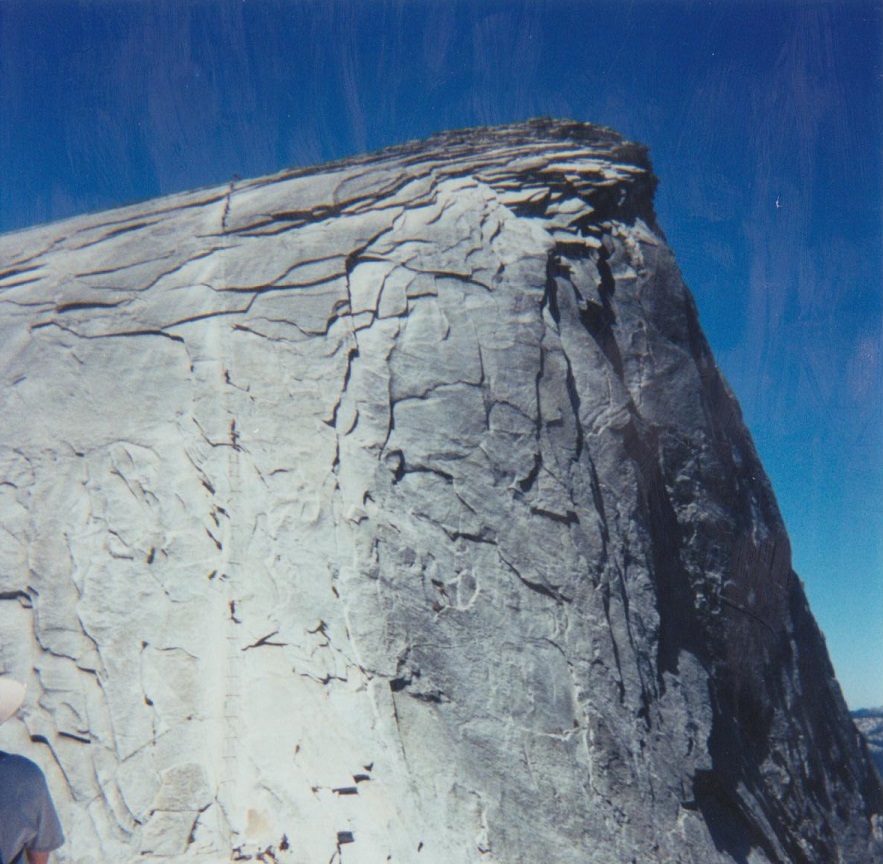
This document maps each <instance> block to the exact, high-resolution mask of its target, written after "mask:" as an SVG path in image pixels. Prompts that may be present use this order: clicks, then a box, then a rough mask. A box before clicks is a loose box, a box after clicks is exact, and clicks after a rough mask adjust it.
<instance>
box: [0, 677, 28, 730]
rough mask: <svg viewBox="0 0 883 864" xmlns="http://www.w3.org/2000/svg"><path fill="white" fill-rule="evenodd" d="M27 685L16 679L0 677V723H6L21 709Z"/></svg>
mask: <svg viewBox="0 0 883 864" xmlns="http://www.w3.org/2000/svg"><path fill="white" fill-rule="evenodd" d="M24 699H25V685H24V684H22V683H21V682H19V681H16V680H15V679H14V678H9V677H7V676H6V675H0V723H5V722H6V721H7V720H8V719H9V718H10V717H11V716H12V715H13V714H15V712H16V711H18V709H19V708H20V707H21V703H22V702H24Z"/></svg>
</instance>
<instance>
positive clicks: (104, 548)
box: [0, 121, 883, 864]
mask: <svg viewBox="0 0 883 864" xmlns="http://www.w3.org/2000/svg"><path fill="white" fill-rule="evenodd" d="M654 184H655V180H654V178H653V175H652V173H651V169H650V164H649V161H648V159H647V155H646V152H645V150H644V149H643V148H641V147H639V146H636V145H634V144H630V143H627V142H624V141H623V140H621V139H620V138H619V136H617V135H616V134H615V133H613V132H611V131H609V130H606V129H601V128H598V127H593V126H589V125H583V124H577V123H559V122H551V121H534V122H530V123H526V124H522V125H518V126H511V127H504V128H499V129H480V130H470V131H465V132H458V133H446V134H443V135H440V136H437V137H435V138H432V139H430V140H428V141H426V142H420V143H414V144H408V145H405V146H403V147H400V148H395V149H392V150H388V151H384V152H382V153H379V154H373V155H370V156H366V157H363V158H359V159H353V160H349V161H346V162H341V163H337V164H333V165H328V166H325V167H322V168H318V169H312V170H307V171H294V172H285V173H283V174H280V175H278V176H275V177H269V178H264V179H261V180H256V181H252V182H246V183H241V184H240V183H237V184H235V185H233V184H231V186H230V187H229V188H226V187H225V188H219V189H213V190H211V189H210V190H205V191H201V192H196V193H192V194H187V195H181V196H176V197H172V198H168V199H164V200H160V201H154V202H150V203H147V204H143V205H139V206H136V207H132V208H128V209H125V210H118V211H113V212H110V213H104V214H99V215H94V216H88V217H83V218H79V219H75V220H71V221H68V222H65V223H60V224H56V225H50V226H47V227H44V228H39V229H35V230H31V231H26V232H22V233H18V234H12V235H7V236H5V237H2V238H0V271H2V272H0V300H2V303H0V316H2V320H0V332H2V344H0V370H2V372H0V374H2V390H0V393H2V396H0V398H2V401H3V405H2V409H3V410H2V414H0V417H2V421H0V422H2V435H0V442H2V443H0V524H2V526H3V529H4V541H3V543H2V544H0V591H2V592H3V593H2V595H0V597H2V598H3V602H2V603H0V635H2V663H3V666H4V667H5V668H6V670H7V671H8V672H10V673H14V674H17V675H18V676H20V677H22V678H24V679H26V680H28V682H29V694H30V695H29V701H28V707H27V711H26V713H25V715H24V717H23V719H22V721H17V722H11V723H10V724H8V725H7V726H6V727H4V729H3V730H2V736H3V741H4V746H5V747H7V749H20V750H23V751H26V752H28V753H31V754H33V753H34V752H36V754H37V758H40V759H41V762H42V764H43V765H44V766H45V767H46V769H47V773H48V775H49V778H50V783H51V786H52V788H53V791H54V793H55V796H56V798H57V799H58V801H59V807H60V810H61V813H62V818H63V821H64V823H65V826H66V829H67V833H68V835H69V844H68V846H67V847H66V849H65V850H64V851H63V852H62V854H61V859H62V860H63V861H77V862H89V861H95V862H97V861H105V860H110V859H111V858H114V857H116V858H123V859H128V858H131V857H134V856H136V855H139V854H140V855H141V856H152V857H157V858H164V857H165V858H169V859H177V858H178V857H186V858H188V859H190V858H192V859H194V860H206V861H208V860H217V861H221V860H229V857H230V855H231V853H233V854H234V857H235V855H236V854H239V855H245V854H251V855H254V854H256V853H257V852H259V851H260V850H265V849H267V848H268V847H271V850H270V851H271V853H272V854H273V855H275V856H276V860H278V861H280V862H322V864H325V862H328V861H329V860H333V861H337V862H343V861H345V862H348V864H353V862H356V864H357V862H363V861H364V862H367V861H372V862H375V861H384V860H391V861H400V862H401V861H405V862H409V861H422V862H430V864H461V862H462V864H474V862H496V864H516V862H525V864H527V862H531V864H532V862H540V861H542V862H550V864H577V862H579V864H589V862H605V864H608V862H613V861H617V862H619V861H622V862H629V861H635V862H649V861H655V862H684V864H686V862H695V864H700V862H701V864H709V862H711V864H714V862H721V864H723V862H739V864H757V862H799V864H816V862H818V864H823V862H824V864H828V862H834V861H844V862H856V864H859V862H868V861H875V860H881V858H883V854H881V842H883V821H881V810H883V793H881V785H880V780H879V778H878V776H877V774H876V772H875V770H874V769H873V767H872V765H871V762H870V759H869V756H868V752H867V748H866V747H865V745H864V744H863V743H862V742H861V739H860V737H859V735H858V734H857V732H856V730H855V727H854V726H853V724H852V722H851V720H850V718H849V715H848V713H847V711H846V708H845V705H844V703H843V700H842V698H841V695H840V691H839V688H838V686H837V684H836V682H835V680H834V676H833V672H832V669H831V666H830V663H829V661H828V658H827V654H826V650H825V647H824V642H823V640H822V637H821V635H820V634H819V631H818V629H817V627H816V625H815V623H814V621H813V618H812V616H811V614H810V612H809V610H808V608H807V604H806V600H805V597H804V593H803V589H802V587H801V584H800V581H799V580H798V578H797V577H796V576H795V574H794V573H793V571H792V570H791V563H790V552H789V546H788V540H787V537H786V535H785V531H784V528H783V524H782V520H781V518H780V516H779V513H778V510H777V507H776V504H775V501H774V498H773V494H772V492H771V490H770V487H769V483H768V481H767V479H766V477H765V475H764V473H763V469H762V468H761V466H760V464H759V462H758V459H757V455H756V453H755V451H754V448H753V446H752V443H751V441H750V438H749V435H748V433H747V431H746V429H745V427H744V425H743V423H742V420H741V416H740V412H739V408H738V406H737V404H736V402H735V401H734V399H733V397H732V395H731V393H730V391H729V390H728V388H727V386H726V384H725V383H724V382H723V380H722V379H721V377H720V374H719V372H718V371H717V368H716V367H715V364H714V361H713V359H712V357H711V354H710V352H709V349H708V346H707V344H706V342H705V339H704V337H703V335H702V333H701V331H700V329H699V325H698V321H697V315H696V310H695V307H694V305H693V301H692V299H691V297H690V295H689V292H688V291H687V289H686V288H685V286H684V284H683V282H682V281H681V277H680V275H679V273H678V269H677V266H676V264H675V262H674V259H673V257H672V253H671V252H670V251H669V249H668V248H667V247H666V245H665V242H664V239H663V237H662V234H661V232H660V230H659V229H658V228H657V226H656V223H655V218H654V214H653V202H652V194H653V188H654ZM28 736H30V740H28ZM31 742H36V743H31ZM236 850H238V853H237V852H236ZM418 853H419V854H418ZM388 856H389V857H388ZM265 857H266V856H265Z"/></svg>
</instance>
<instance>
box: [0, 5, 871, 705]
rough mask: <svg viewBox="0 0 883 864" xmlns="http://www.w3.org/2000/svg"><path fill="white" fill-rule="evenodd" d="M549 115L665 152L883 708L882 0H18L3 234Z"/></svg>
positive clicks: (792, 528)
mask: <svg viewBox="0 0 883 864" xmlns="http://www.w3.org/2000/svg"><path fill="white" fill-rule="evenodd" d="M536 115H552V116H565V117H574V118H577V119H580V120H588V121H592V122H597V123H602V124H605V125H609V126H613V127H614V128H616V129H618V130H619V131H620V132H621V133H623V134H624V135H626V136H628V137H630V138H633V139H635V140H639V141H641V142H643V143H645V144H647V145H649V147H650V148H651V154H652V157H653V161H654V165H655V168H656V171H657V174H658V175H659V176H660V178H661V184H660V187H659V190H658V193H657V210H658V213H659V217H660V223H661V224H662V227H663V229H664V230H665V232H666V234H667V236H668V239H669V242H670V243H671V245H672V247H673V248H674V250H675V253H676V255H677V257H678V260H679V262H680V265H681V268H682V270H683V273H684V276H685V278H686V281H687V283H688V284H689V286H690V287H691V289H692V291H693V293H694V295H695V297H696V300H697V303H698V305H699V309H700V315H701V319H702V324H703V327H704V329H705V331H706V334H707V335H708V337H709V340H710V342H711V343H712V347H713V349H714V351H715V355H716V357H717V360H718V363H719V365H720V366H721V368H722V369H723V371H724V373H725V375H726V376H727V378H728V380H729V381H730V383H731V385H732V386H733V388H734V390H735V391H736V394H737V396H738V397H739V400H740V402H741V404H742V407H743V411H744V414H745V418H746V420H747V422H748V425H749V427H750V428H751V430H752V433H753V435H754V438H755V443H756V444H757V446H758V449H759V451H760V454H761V458H762V460H763V462H764V465H765V467H766V470H767V472H768V473H769V475H770V477H771V479H772V482H773V486H774V488H775V490H776V494H777V497H778V499H779V503H780V505H781V508H782V511H783V514H784V517H785V521H786V523H787V525H788V529H789V532H790V535H791V540H792V546H793V550H794V564H795V569H796V570H797V572H798V573H799V574H800V575H801V577H802V578H803V579H804V581H805V582H806V584H807V589H808V593H809V596H810V601H811V604H812V607H813V610H814V612H815V613H816V616H817V618H818V620H819V622H820V624H821V626H822V629H823V630H824V632H825V634H826V636H827V639H828V647H829V649H830V651H831V654H832V657H833V660H834V663H835V667H836V669H837V673H838V676H839V678H840V680H841V683H842V685H843V687H844V691H845V694H846V697H847V700H848V701H849V703H850V705H851V707H861V706H868V705H879V704H883V671H881V670H883V287H881V284H883V282H881V276H883V273H881V270H883V213H881V210H883V189H881V177H883V171H881V144H883V129H881V126H883V123H881V118H883V0H878V2H872V3H864V2H858V0H857V2H849V3H839V4H838V3H831V2H800V0H778V2H761V0H754V2H739V3H732V2H727V0H715V2H687V0H683V2H680V0H669V2H656V3H654V2H628V0H616V2H592V0H582V2H576V0H572V2H568V0H547V2H543V0H527V2H515V0H496V2H494V0H484V2H482V0H473V2H468V3H462V2H461V3H457V2H451V0H438V2H436V0H410V2H408V0H405V2H384V0H352V2H349V0H347V2H343V0H340V2H337V0H301V2H287V0H286V2H283V0H219V2H198V0H193V2H189V0H143V2H138V0H81V2H79V3H77V2H69V0H0V231H7V230H12V229H16V228H21V227H25V226H27V225H30V224H34V223H37V222H43V221H48V220H52V219H58V218H61V217H64V216H68V215H71V214H75V213H79V212H83V211H88V210H96V209H102V208H106V207H111V206H115V205H118V204H122V203H129V202H131V201H135V200H140V199H144V198H149V197H153V196H155V195H161V194H166V193H169V192H174V191H178V190H182V189H187V188H193V187H197V186H203V185H207V184H210V183H224V182H227V181H229V180H230V179H231V178H232V177H233V176H234V175H238V176H240V177H249V176H256V175H260V174H265V173H269V172H272V171H276V170H278V169H280V168H282V167H285V166H288V165H309V164H314V163H319V162H322V161H326V160H329V159H332V158H336V157H339V156H343V155H347V154H350V153H356V152H360V151H363V150H367V149H374V148H378V147H382V146H384V145H387V144H392V143H396V142H400V141H403V140H407V139H411V138H419V137H423V136H425V135H428V134H431V133H432V132H435V131H439V130H441V129H445V128H452V127H464V126H473V125H485V124H494V123H504V122H509V121H514V120H521V119H525V118H527V117H531V116H536ZM777 201H778V205H779V206H776V205H777Z"/></svg>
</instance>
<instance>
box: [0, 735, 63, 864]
mask: <svg viewBox="0 0 883 864" xmlns="http://www.w3.org/2000/svg"><path fill="white" fill-rule="evenodd" d="M63 843H64V832H63V831H62V830H61V823H60V822H59V821H58V815H57V814H56V812H55V807H54V806H53V804H52V798H51V796H50V795H49V787H48V786H47V785H46V778H45V777H44V776H43V772H42V771H41V770H40V769H39V768H38V767H37V766H36V765H35V764H34V763H33V762H31V760H30V759H25V757H24V756H16V755H13V754H11V753H3V752H2V751H0V860H2V862H3V864H16V862H17V861H21V860H24V854H23V853H24V852H25V851H26V850H27V851H30V852H51V851H52V850H53V849H57V848H58V847H59V846H61V845H62V844H63Z"/></svg>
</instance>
